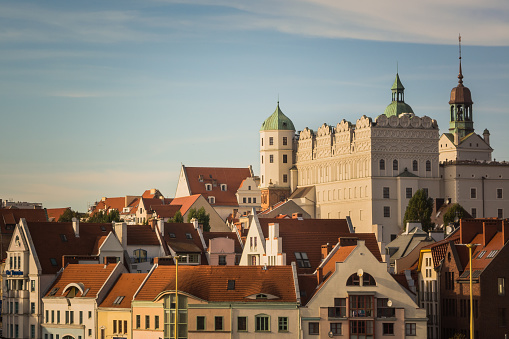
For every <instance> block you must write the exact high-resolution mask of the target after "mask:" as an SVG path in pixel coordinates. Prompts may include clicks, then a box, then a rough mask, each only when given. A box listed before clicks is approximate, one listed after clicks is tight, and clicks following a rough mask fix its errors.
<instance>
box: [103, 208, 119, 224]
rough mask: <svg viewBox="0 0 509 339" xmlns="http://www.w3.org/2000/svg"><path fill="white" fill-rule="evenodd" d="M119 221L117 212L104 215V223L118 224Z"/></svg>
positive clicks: (112, 211)
mask: <svg viewBox="0 0 509 339" xmlns="http://www.w3.org/2000/svg"><path fill="white" fill-rule="evenodd" d="M119 221H120V212H119V211H118V210H111V211H110V213H108V214H107V215H106V222H119Z"/></svg>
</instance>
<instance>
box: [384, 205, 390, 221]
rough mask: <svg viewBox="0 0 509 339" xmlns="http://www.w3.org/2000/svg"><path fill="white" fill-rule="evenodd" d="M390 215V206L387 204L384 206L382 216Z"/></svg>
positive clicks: (387, 216) (388, 216)
mask: <svg viewBox="0 0 509 339" xmlns="http://www.w3.org/2000/svg"><path fill="white" fill-rule="evenodd" d="M390 217H391V208H390V207H389V206H384V218H390Z"/></svg>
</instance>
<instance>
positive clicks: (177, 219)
mask: <svg viewBox="0 0 509 339" xmlns="http://www.w3.org/2000/svg"><path fill="white" fill-rule="evenodd" d="M169 222H172V223H183V222H184V217H183V216H182V213H181V212H180V211H177V213H175V215H174V216H173V218H170V220H169Z"/></svg>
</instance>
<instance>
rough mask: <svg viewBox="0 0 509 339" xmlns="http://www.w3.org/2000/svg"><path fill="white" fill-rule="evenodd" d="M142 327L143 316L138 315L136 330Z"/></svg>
mask: <svg viewBox="0 0 509 339" xmlns="http://www.w3.org/2000/svg"><path fill="white" fill-rule="evenodd" d="M140 327H141V315H139V314H137V315H136V328H140Z"/></svg>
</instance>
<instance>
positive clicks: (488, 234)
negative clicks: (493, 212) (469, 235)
mask: <svg viewBox="0 0 509 339" xmlns="http://www.w3.org/2000/svg"><path fill="white" fill-rule="evenodd" d="M482 233H483V236H482V242H483V244H482V245H483V246H486V245H488V243H489V242H490V240H491V239H492V238H493V237H494V236H495V234H497V222H496V221H495V222H489V221H485V222H483V232H482Z"/></svg>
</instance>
